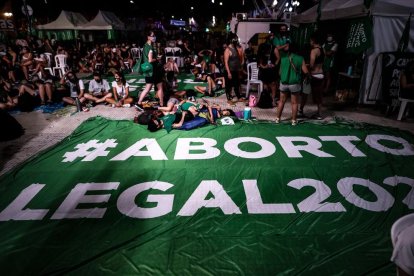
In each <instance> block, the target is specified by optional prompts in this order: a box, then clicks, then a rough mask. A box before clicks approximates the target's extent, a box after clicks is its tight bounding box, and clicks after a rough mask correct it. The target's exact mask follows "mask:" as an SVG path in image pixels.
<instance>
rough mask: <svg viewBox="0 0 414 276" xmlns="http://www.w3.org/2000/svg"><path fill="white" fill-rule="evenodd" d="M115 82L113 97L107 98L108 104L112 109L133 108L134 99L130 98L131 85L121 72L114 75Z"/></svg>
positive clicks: (113, 83)
mask: <svg viewBox="0 0 414 276" xmlns="http://www.w3.org/2000/svg"><path fill="white" fill-rule="evenodd" d="M114 77H115V80H114V81H113V82H112V91H113V92H112V94H113V97H111V98H106V102H108V103H110V104H111V105H112V107H131V103H132V101H133V99H132V98H131V97H130V96H129V84H128V83H127V81H126V80H125V77H124V75H122V74H121V73H120V72H115V73H114Z"/></svg>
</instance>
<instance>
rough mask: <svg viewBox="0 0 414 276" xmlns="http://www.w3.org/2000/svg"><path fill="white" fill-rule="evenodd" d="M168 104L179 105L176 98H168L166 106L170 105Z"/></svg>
mask: <svg viewBox="0 0 414 276" xmlns="http://www.w3.org/2000/svg"><path fill="white" fill-rule="evenodd" d="M170 103H172V104H173V105H176V104H179V103H180V101H179V100H178V99H176V98H170V99H169V100H168V102H167V105H168V104H170Z"/></svg>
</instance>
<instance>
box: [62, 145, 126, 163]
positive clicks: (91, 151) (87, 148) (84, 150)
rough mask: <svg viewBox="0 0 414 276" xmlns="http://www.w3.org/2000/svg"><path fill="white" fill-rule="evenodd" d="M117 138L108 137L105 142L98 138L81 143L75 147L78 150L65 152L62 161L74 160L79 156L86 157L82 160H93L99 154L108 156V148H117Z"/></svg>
mask: <svg viewBox="0 0 414 276" xmlns="http://www.w3.org/2000/svg"><path fill="white" fill-rule="evenodd" d="M115 141H116V139H107V140H106V141H105V142H104V143H99V141H98V140H90V141H88V142H87V143H82V144H79V145H77V146H76V147H75V149H77V150H76V151H71V152H67V153H65V155H63V157H65V159H63V161H62V162H72V161H74V160H75V159H76V158H78V157H85V158H83V159H82V161H93V160H95V158H97V157H98V156H108V153H109V151H107V149H108V148H115V147H116V146H117V145H118V143H116V142H115Z"/></svg>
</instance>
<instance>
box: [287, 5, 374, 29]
mask: <svg viewBox="0 0 414 276" xmlns="http://www.w3.org/2000/svg"><path fill="white" fill-rule="evenodd" d="M367 14H368V9H366V7H365V5H364V1H362V0H324V1H322V7H321V18H320V20H322V21H323V20H334V19H347V18H356V17H362V16H365V15H367ZM317 16H318V5H315V6H313V7H312V8H310V9H308V10H306V11H305V12H303V13H301V14H298V15H296V16H292V21H291V22H292V23H296V24H298V23H313V22H316V18H317Z"/></svg>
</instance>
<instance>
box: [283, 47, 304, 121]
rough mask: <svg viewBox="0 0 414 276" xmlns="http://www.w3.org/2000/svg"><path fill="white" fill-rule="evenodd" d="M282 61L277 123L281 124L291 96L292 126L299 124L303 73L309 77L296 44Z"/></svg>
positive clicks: (289, 49)
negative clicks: (298, 114) (286, 104)
mask: <svg viewBox="0 0 414 276" xmlns="http://www.w3.org/2000/svg"><path fill="white" fill-rule="evenodd" d="M285 52H286V53H285V54H284V55H283V57H282V58H281V60H280V85H279V87H280V100H279V101H278V105H277V111H276V120H275V122H276V123H280V118H281V116H282V112H283V108H284V107H285V103H286V100H287V97H288V94H289V93H290V94H291V105H292V125H293V126H294V125H296V124H297V120H296V117H297V112H298V103H299V97H300V92H301V90H302V73H303V74H305V76H306V77H308V75H309V71H308V68H307V67H306V64H305V60H304V58H303V57H302V56H300V55H298V54H296V52H297V50H296V47H295V45H294V44H290V45H289V48H288V50H287V51H286V50H285Z"/></svg>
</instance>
